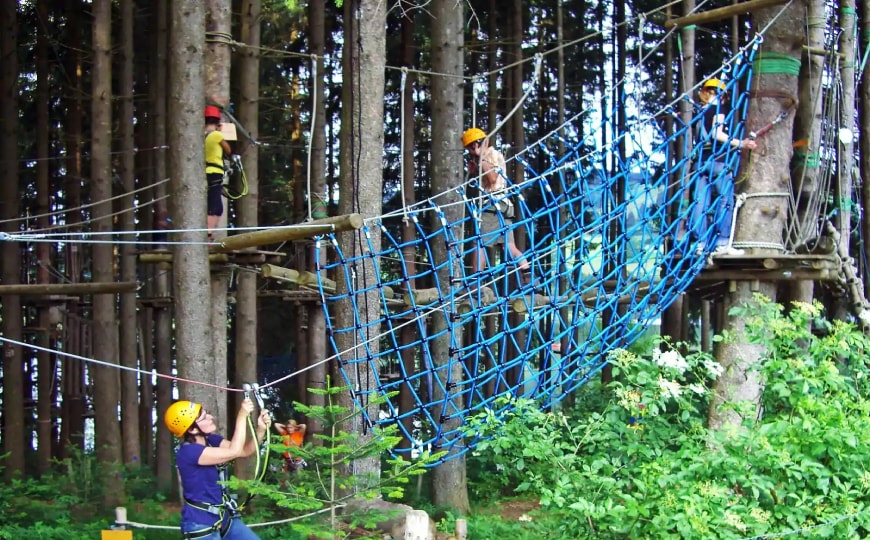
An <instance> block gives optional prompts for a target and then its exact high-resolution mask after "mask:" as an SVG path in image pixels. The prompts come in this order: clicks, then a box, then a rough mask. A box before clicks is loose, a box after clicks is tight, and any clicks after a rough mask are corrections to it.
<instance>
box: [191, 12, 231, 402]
mask: <svg viewBox="0 0 870 540" xmlns="http://www.w3.org/2000/svg"><path fill="white" fill-rule="evenodd" d="M230 4H231V2H230V0H206V2H205V5H206V18H205V30H206V32H205V37H206V48H205V94H204V95H205V96H206V98H207V100H208V102H210V103H217V104H218V105H221V106H224V107H226V106H228V105H229V104H230V58H231V57H230V46H229V42H228V39H227V38H226V37H225V36H232V28H231V25H230V22H231V21H230V16H231V11H230V7H231V5H230ZM196 103H201V102H200V101H196ZM202 112H203V111H202V110H200V119H202ZM200 125H202V123H200ZM199 139H200V143H202V146H204V144H205V143H204V139H203V135H202V132H200V137H199ZM200 204H201V203H200ZM229 213H230V205H229V201H228V200H225V201H224V213H223V215H222V216H221V219H220V225H219V227H218V229H217V230H214V231H212V235H213V236H214V238H216V239H220V238H223V237H225V236H226V232H225V230H224V229H225V227H226V226H227V221H228V218H229ZM203 223H205V222H203ZM229 277H230V274H229V270H228V269H226V268H224V267H218V268H217V269H214V270H213V271H212V272H211V334H212V336H211V337H212V347H213V348H214V349H213V356H212V358H213V360H214V374H213V378H212V379H211V380H210V382H211V383H212V384H215V385H217V386H219V387H220V386H225V385H226V382H227V288H228V287H229ZM226 397H227V396H224V395H219V394H216V395H215V398H216V400H217V406H216V407H215V409H214V411H215V415H216V416H217V418H227V419H229V418H230V417H229V415H228V409H227V399H226Z"/></svg>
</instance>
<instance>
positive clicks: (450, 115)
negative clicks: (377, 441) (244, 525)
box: [431, 0, 492, 514]
mask: <svg viewBox="0 0 870 540" xmlns="http://www.w3.org/2000/svg"><path fill="white" fill-rule="evenodd" d="M432 16H433V21H432V71H433V72H435V73H440V74H443V75H440V76H439V75H433V76H432V165H431V166H432V175H431V176H432V193H443V194H445V195H446V196H445V197H444V198H443V199H439V202H440V203H441V208H442V209H443V211H444V219H445V220H446V222H447V223H462V221H463V218H464V208H463V207H462V205H459V204H454V203H456V202H458V199H459V197H458V195H457V193H456V192H455V191H452V188H453V187H454V186H458V185H460V184H461V183H462V176H463V173H462V153H461V152H460V149H461V148H460V147H461V144H460V141H461V139H462V127H463V126H462V110H461V109H460V107H459V104H461V103H462V80H461V76H462V71H463V55H462V53H463V49H464V43H463V37H462V36H463V31H462V25H463V18H464V9H463V4H462V3H458V2H454V1H453V0H435V1H434V2H432ZM490 101H492V100H490ZM491 127H492V126H490V128H491ZM432 219H433V221H437V218H436V216H435V215H434V214H433V215H432ZM439 226H440V225H436V224H435V223H433V227H439ZM460 227H461V225H460V226H459V227H457V230H456V231H454V235H455V236H456V237H457V238H458V239H461V238H462V231H461V228H460ZM431 249H432V256H433V258H434V261H433V263H434V264H435V265H438V266H440V267H441V269H440V270H439V271H438V274H439V275H438V282H439V283H445V284H449V283H450V282H451V281H450V277H451V276H452V275H462V272H461V271H460V269H459V268H447V267H446V265H444V264H443V262H444V261H446V260H447V259H448V253H447V246H446V245H445V244H444V243H443V242H436V243H435V244H434V245H432V246H431ZM445 294H446V293H445ZM431 318H432V320H431V324H432V335H436V336H440V337H438V338H435V339H434V340H433V341H432V344H431V352H432V362H433V363H434V364H435V369H441V372H446V370H444V369H443V367H444V366H450V370H451V375H450V377H451V379H450V380H452V381H456V383H457V384H456V386H455V388H456V389H457V394H456V395H450V393H449V392H448V393H445V392H444V390H443V389H442V387H441V385H434V386H435V395H434V396H432V399H431V401H432V403H441V402H445V401H451V402H452V403H453V404H452V405H450V406H448V407H446V409H447V410H462V408H463V404H462V396H461V394H459V393H458V392H459V388H461V386H462V385H461V384H459V381H462V378H463V369H462V366H461V364H460V363H459V361H458V359H457V358H455V357H454V356H453V355H451V354H450V336H449V335H447V333H446V332H445V331H444V330H445V328H446V327H447V324H448V321H447V319H446V314H443V313H438V314H435V313H433V314H432V315H431ZM455 339H456V340H457V341H460V342H461V339H462V336H461V335H459V336H455ZM459 424H460V420H459V419H458V418H445V419H443V420H442V428H441V429H442V430H443V431H445V432H450V431H453V430H455V429H458V428H459ZM432 502H433V504H435V506H439V507H448V508H450V509H452V510H454V511H455V512H457V513H459V514H467V513H468V512H469V504H468V487H467V484H466V470H465V456H464V455H462V456H458V457H454V458H453V459H450V460H449V461H446V462H444V463H442V464H441V465H439V466H438V467H437V468H435V470H434V471H433V473H432Z"/></svg>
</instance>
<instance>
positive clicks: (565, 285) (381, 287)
mask: <svg viewBox="0 0 870 540" xmlns="http://www.w3.org/2000/svg"><path fill="white" fill-rule="evenodd" d="M754 52H755V48H753V49H752V50H751V51H750V52H749V53H748V56H749V58H747V61H745V62H741V61H737V62H734V63H732V64H731V65H730V72H728V73H727V84H728V88H729V91H730V93H731V95H732V96H734V97H735V103H734V104H733V106H732V108H731V109H729V110H727V111H726V110H724V109H723V110H722V114H724V115H725V119H726V122H727V123H728V126H729V132H730V134H731V136H732V137H741V134H742V133H743V125H742V123H741V122H742V120H743V118H745V114H746V108H747V106H748V97H747V95H746V94H744V93H740V92H739V91H737V84H738V83H739V82H744V83H746V82H748V81H749V79H750V77H751V73H752V72H751V69H752V67H751V66H752V56H753V55H754ZM744 86H748V85H746V84H744ZM601 117H602V118H603V120H602V121H601V122H600V123H599V124H598V125H597V126H592V125H590V123H591V118H592V117H591V115H586V116H585V120H584V123H585V125H584V126H583V133H586V134H591V135H587V137H586V139H585V140H584V141H577V142H572V141H569V140H567V139H565V138H562V137H560V136H559V135H558V134H554V135H552V136H550V137H549V138H548V139H546V140H544V141H540V142H539V143H536V147H537V148H538V149H539V151H541V152H542V154H543V155H544V156H546V158H547V160H546V161H547V162H548V167H547V170H544V171H543V172H540V173H538V172H537V171H535V170H534V168H533V167H532V164H531V163H529V162H528V161H527V160H524V159H523V158H522V157H521V156H518V157H517V159H518V160H519V162H520V163H522V165H523V166H524V167H525V169H526V177H527V178H528V180H526V181H525V182H523V184H522V185H517V186H513V185H511V184H510V181H509V180H508V182H507V183H508V186H509V189H510V190H512V191H511V193H512V199H513V202H514V208H515V214H516V215H515V217H514V219H513V222H511V221H510V220H506V219H504V217H503V216H501V215H500V214H495V217H497V218H498V220H499V221H498V223H499V225H500V227H499V228H498V229H497V231H496V234H498V235H499V236H500V238H501V240H500V241H501V243H497V244H496V245H495V246H494V249H491V251H494V252H496V256H495V257H494V258H492V259H491V260H489V261H487V266H486V268H485V269H484V270H482V271H479V272H475V271H474V270H473V269H472V268H471V267H470V265H469V264H467V259H469V255H470V254H471V253H473V252H475V251H476V250H478V249H480V248H481V242H482V240H483V239H484V238H486V233H487V231H485V230H482V228H483V224H482V222H481V221H480V220H479V219H477V218H476V217H475V216H476V215H480V214H479V212H480V210H478V209H477V208H476V207H475V205H476V204H478V203H480V202H481V201H482V203H483V204H484V209H486V208H487V207H489V206H491V205H493V204H494V203H495V202H496V201H495V200H493V199H492V197H490V196H484V197H475V198H471V197H468V196H466V194H465V192H464V190H462V189H459V190H457V194H456V195H457V197H455V198H454V199H455V201H458V202H456V203H451V204H461V205H462V206H463V207H464V210H465V212H464V216H465V217H464V218H462V219H460V220H459V221H456V222H448V220H447V218H446V215H452V214H453V213H452V212H446V211H445V208H446V204H447V203H445V202H444V201H443V200H441V205H440V206H439V204H436V203H435V202H434V201H433V200H430V201H427V202H425V203H420V204H418V205H415V206H414V207H413V208H411V209H408V213H407V216H409V219H410V223H411V224H412V225H413V227H414V230H415V232H416V235H415V237H416V238H417V240H416V242H415V243H414V248H415V250H416V253H417V264H418V267H417V268H416V269H415V271H414V272H409V269H408V268H407V266H406V263H405V262H404V260H403V257H402V249H403V248H404V247H406V246H405V244H404V243H403V241H402V240H401V239H400V236H401V235H400V234H398V230H399V226H400V225H401V223H400V220H401V216H392V217H387V218H382V219H378V220H372V221H370V222H367V223H366V226H365V227H364V229H363V230H362V231H360V232H359V233H355V234H359V235H360V241H362V242H363V243H364V247H365V249H364V250H363V253H361V254H358V255H354V256H347V255H346V254H344V253H342V252H341V250H340V249H339V247H338V246H339V244H338V242H337V241H336V240H335V238H334V237H333V236H327V237H325V238H324V239H322V240H328V242H323V241H319V242H316V244H315V246H316V250H317V251H320V250H322V249H326V248H327V246H328V249H330V250H331V253H330V258H329V260H331V261H333V262H330V263H328V264H326V265H325V266H323V267H322V268H321V269H320V270H321V271H322V272H325V273H327V274H329V275H330V276H332V277H333V278H334V279H335V280H336V281H341V280H343V281H344V284H345V285H346V288H347V290H348V291H349V292H347V293H342V294H333V295H331V296H330V295H329V294H326V293H325V292H323V290H322V289H321V293H322V294H323V296H324V298H325V299H326V302H325V303H324V309H325V310H327V314H328V313H329V311H331V310H336V309H342V310H352V311H353V313H354V325H353V327H348V328H337V327H335V326H334V325H333V324H332V320H331V319H330V318H329V317H327V321H329V322H328V324H329V327H328V336H329V341H330V343H331V345H332V347H333V353H334V354H335V355H336V357H337V358H338V360H339V363H338V365H339V367H340V369H341V371H342V373H343V374H344V377H345V382H346V383H349V382H350V380H351V378H350V377H348V374H349V373H358V372H368V373H370V374H371V376H372V378H373V380H376V381H377V384H374V385H372V386H371V387H370V388H355V389H354V396H355V399H357V400H358V402H359V403H368V402H370V401H371V400H372V399H374V398H383V399H384V403H385V405H384V406H383V407H382V411H383V412H384V413H386V414H381V415H380V416H379V417H368V416H366V420H367V421H368V422H369V423H370V424H372V425H377V424H386V423H393V422H394V423H397V424H398V425H399V427H400V430H401V431H402V432H403V435H404V436H405V437H407V438H408V439H409V440H411V441H413V444H412V445H411V447H412V448H411V449H407V448H405V449H398V450H396V453H397V454H399V455H401V454H407V453H408V452H412V451H419V449H421V448H438V449H442V450H448V451H449V452H448V453H447V455H446V456H445V458H443V459H450V458H452V457H455V456H457V455H460V454H462V453H463V452H465V451H467V450H469V449H471V448H473V447H474V445H475V444H476V442H477V441H478V440H479V439H478V436H477V435H476V434H467V433H465V432H464V428H463V426H464V425H465V423H466V420H467V418H468V417H469V416H470V415H473V414H476V413H478V412H480V411H482V410H483V409H489V410H492V412H493V413H494V414H496V415H501V414H503V413H504V412H505V411H506V410H507V409H508V408H509V407H510V405H509V403H508V404H505V403H504V402H503V401H497V400H496V398H497V397H499V396H516V397H526V398H533V399H537V400H539V401H540V402H541V404H542V405H543V406H552V405H554V404H556V403H558V402H559V401H560V400H562V399H564V398H565V396H566V395H568V394H569V393H570V392H572V391H574V390H576V389H577V388H579V387H581V386H582V385H583V384H585V383H586V382H588V381H589V380H590V378H592V377H594V376H595V375H596V374H597V373H598V372H599V371H600V370H601V369H602V368H603V367H604V365H605V364H606V361H607V355H608V354H609V353H610V352H611V351H613V350H614V349H616V348H620V347H626V346H628V345H630V344H631V343H632V342H633V341H635V340H636V339H638V338H639V337H640V336H642V335H643V333H644V332H645V331H646V329H647V328H648V327H649V325H650V324H651V323H652V322H654V321H655V320H656V319H658V318H659V317H660V316H661V313H662V312H663V311H664V310H665V309H666V308H667V307H668V306H669V305H670V304H671V303H672V302H673V301H674V300H676V299H677V298H678V297H679V296H680V294H682V293H683V292H684V291H685V290H686V289H687V288H688V287H689V285H690V284H691V282H692V281H693V280H694V278H695V277H696V276H697V275H698V273H699V272H700V271H701V270H702V268H703V267H704V264H705V260H706V258H707V257H708V256H709V255H710V253H711V252H712V251H713V249H714V248H715V237H716V235H717V230H718V229H719V227H720V225H721V222H722V220H723V219H724V211H723V210H722V208H723V207H724V206H725V204H726V202H729V203H733V201H728V198H731V199H733V194H731V192H729V191H728V190H724V189H720V190H719V191H718V192H715V190H713V189H711V188H710V187H709V186H707V187H706V188H704V187H703V186H701V185H700V184H699V178H700V177H701V176H702V175H701V174H700V172H701V171H704V170H705V169H707V168H709V166H710V165H711V163H712V160H713V159H714V157H715V158H716V159H717V160H721V161H724V162H725V163H726V165H727V167H726V170H725V171H723V172H722V173H720V174H719V175H718V176H716V177H715V178H712V179H711V180H710V183H711V184H717V183H722V184H725V183H727V182H728V179H729V175H730V177H732V178H733V177H734V176H736V167H737V164H738V160H739V151H738V150H737V149H735V148H733V147H731V146H730V145H724V144H722V143H719V142H717V141H713V140H701V141H696V146H695V147H694V148H685V149H684V150H685V152H684V153H683V154H682V155H685V156H686V158H685V159H683V160H682V161H677V159H676V157H675V156H674V155H673V154H672V153H671V145H670V144H669V143H670V140H669V139H668V138H667V137H666V135H665V134H664V133H663V132H662V130H661V127H660V126H659V125H658V123H657V121H655V120H654V119H645V120H643V119H641V120H633V121H632V123H631V125H630V126H629V128H628V129H627V130H626V131H625V132H623V133H619V132H617V131H616V126H614V125H613V124H612V123H611V122H609V121H608V119H609V118H612V117H613V115H610V114H602V115H601ZM702 117H703V115H702V114H696V115H695V117H694V118H693V119H692V121H691V122H690V123H689V124H688V125H683V124H681V123H680V122H677V123H676V127H675V131H676V133H675V134H674V137H677V136H681V135H683V134H685V133H687V132H688V131H689V130H693V131H695V130H696V124H698V122H700V121H702ZM593 127H594V128H595V129H594V130H593V129H592V128H593ZM596 130H597V131H596ZM604 130H608V131H609V134H608V140H610V141H612V143H611V145H612V146H611V149H612V153H613V156H611V159H612V160H613V162H612V163H613V164H612V170H606V169H605V166H604V165H603V164H604V163H605V161H604V157H605V155H606V154H607V153H606V152H601V151H597V152H594V153H591V154H590V153H586V152H584V150H583V149H584V148H586V147H587V145H588V142H589V141H590V140H597V138H596V136H595V133H599V134H600V133H603V132H604ZM578 131H579V130H578ZM650 134H652V136H651V135H650ZM590 136H591V137H592V138H591V139H590ZM559 143H561V144H562V145H563V146H564V148H565V150H564V152H563V153H562V155H556V151H555V150H554V149H553V148H555V147H556V145H558V144H559ZM704 144H707V145H709V148H710V149H708V150H704V148H703V146H704ZM618 145H624V146H625V148H626V154H625V156H624V158H619V157H615V156H617V155H618V152H616V151H615V149H616V148H618ZM689 158H692V159H693V160H694V162H695V167H694V169H691V168H690V163H689V161H688V159H689ZM728 168H730V169H731V171H729V170H728ZM672 178H680V179H682V180H681V181H680V182H679V185H678V186H676V189H673V190H671V191H672V192H673V193H671V192H670V191H669V189H668V185H669V182H670V181H671V179H672ZM618 185H621V186H624V189H622V191H621V192H616V191H615V186H618ZM708 195H709V202H706V203H705V202H704V201H705V199H706V198H707V196H708ZM669 196H670V198H668V197H669ZM528 201H535V202H534V204H531V203H529V202H528ZM698 204H703V205H704V206H705V208H704V210H709V211H710V212H708V213H709V214H710V215H709V216H708V219H707V221H706V224H705V225H704V226H703V227H700V228H697V227H696V229H697V230H698V231H699V232H700V237H699V238H694V239H693V238H690V236H689V235H687V234H685V235H684V234H683V231H685V230H686V229H687V228H689V227H688V221H689V217H690V216H691V215H692V211H693V210H694V209H695V205H698ZM674 205H678V207H679V208H680V212H679V216H678V217H677V218H676V219H673V218H672V217H671V216H669V215H668V209H669V208H670V207H673V206H674ZM432 213H434V214H435V215H436V216H437V217H438V219H436V220H427V219H426V218H428V217H429V216H430V215H431V214H432ZM483 215H487V214H483ZM489 215H490V216H492V215H493V214H489ZM463 231H465V232H464V234H463ZM508 231H512V232H513V233H514V234H515V235H516V234H517V233H518V232H520V231H522V232H523V233H524V234H525V237H526V238H527V241H528V242H527V245H528V248H527V249H526V251H525V257H526V259H527V260H528V261H529V263H530V265H531V272H530V274H531V275H530V281H531V284H528V283H523V284H519V285H517V283H518V281H517V280H518V279H519V272H518V268H517V265H516V262H515V261H513V260H512V258H511V257H510V256H509V255H507V254H506V249H505V248H506V246H505V245H504V243H505V242H506V241H507V240H506V237H507V234H508ZM346 234H349V233H346ZM371 234H380V239H381V243H380V244H379V246H380V247H376V246H375V245H374V244H373V243H372V242H371V239H370V235H371ZM666 239H671V241H672V248H671V249H669V250H666V249H665V248H664V247H663V246H664V245H665V240H666ZM699 242H701V243H703V244H701V243H699ZM439 244H440V245H442V246H447V248H448V249H447V250H446V253H447V255H446V260H441V261H436V260H435V255H434V252H433V250H432V247H433V246H435V245H439ZM317 259H319V253H318V254H316V255H315V260H317ZM393 260H395V261H397V262H395V263H393V262H390V261H393ZM372 264H373V265H374V266H375V268H376V269H377V276H376V279H375V280H371V279H370V282H368V283H364V284H362V285H359V282H358V279H357V277H358V276H357V275H356V272H358V270H356V269H358V268H360V267H362V266H363V265H372ZM443 271H448V273H449V274H450V280H449V282H446V283H445V282H441V281H440V280H441V279H442V278H441V277H440V276H439V273H442V274H443ZM355 283H357V288H356V289H354V284H355ZM483 287H490V288H492V290H493V291H495V292H496V298H495V300H494V301H493V302H491V303H486V302H484V293H483V291H482V288H483ZM388 288H392V289H393V290H402V291H407V292H406V293H405V294H404V298H405V301H404V302H396V301H389V300H388V298H387V296H386V294H387V290H388ZM433 288H434V289H436V290H437V291H439V294H437V295H436V296H435V298H434V300H429V299H424V298H423V297H422V296H421V295H420V294H418V293H416V292H415V291H420V290H424V289H433ZM374 293H376V294H377V295H378V298H379V304H380V309H381V317H380V318H379V319H378V320H375V321H367V320H364V319H363V318H362V317H361V316H360V311H359V310H358V308H359V307H360V306H359V305H358V303H359V304H361V305H363V306H364V305H365V304H364V303H363V302H362V301H361V299H362V298H364V297H365V296H366V295H371V294H374ZM533 294H536V295H538V296H541V297H545V299H543V300H539V301H537V302H535V301H533V300H532V299H533ZM515 306H517V307H519V309H520V313H517V312H515V311H514V307H515ZM442 313H443V314H444V317H445V318H446V328H444V329H441V330H437V329H436V327H434V326H432V325H431V324H429V323H430V319H431V318H432V317H433V316H436V314H437V316H440V314H442ZM488 322H489V323H490V324H489V325H488V324H487V323H488ZM406 325H411V326H412V327H413V328H414V329H415V335H416V339H415V340H414V341H413V342H412V343H404V342H402V341H401V339H400V335H401V333H402V328H404V327H405V326H406ZM488 326H489V327H493V326H494V327H495V329H494V331H492V332H490V331H488V329H487V327H488ZM374 329H378V331H379V332H380V336H379V337H378V338H376V339H377V344H376V345H377V346H372V344H371V343H368V342H366V335H367V333H369V334H371V333H372V331H373V330H374ZM348 333H356V337H357V341H358V342H359V343H360V344H361V345H360V347H359V348H358V349H357V350H356V351H340V350H338V348H337V345H336V336H339V335H342V334H348ZM463 336H464V338H463ZM435 340H448V341H449V347H450V354H449V358H446V359H441V360H440V361H436V358H435V356H434V352H433V350H432V345H433V343H434V342H435ZM559 347H561V350H557V349H558V348H559ZM408 350H412V351H414V352H415V355H414V356H415V360H414V369H413V370H409V369H406V366H405V363H404V362H403V361H402V354H403V353H404V352H406V351H408ZM511 351H516V352H517V353H518V354H511ZM385 371H391V372H395V373H398V374H399V376H398V378H397V379H394V380H386V379H385V378H383V380H378V376H379V375H378V374H379V373H383V372H385ZM397 390H398V391H401V392H406V393H407V394H406V396H407V399H409V400H412V401H413V403H414V405H413V407H411V408H410V409H409V410H403V409H402V408H401V407H400V404H399V397H398V396H396V395H389V394H390V393H392V392H396V391H397ZM436 390H437V392H436ZM436 394H437V395H439V396H442V397H441V399H439V400H437V401H436V400H435V398H434V396H435V395H436ZM363 414H364V415H367V413H366V412H365V411H364V412H363ZM384 417H385V418H384ZM409 419H413V420H414V422H413V423H410V422H408V423H407V424H409V425H413V426H414V427H413V428H411V429H408V428H406V426H405V423H403V422H402V421H404V420H409ZM450 420H454V422H449V421H450Z"/></svg>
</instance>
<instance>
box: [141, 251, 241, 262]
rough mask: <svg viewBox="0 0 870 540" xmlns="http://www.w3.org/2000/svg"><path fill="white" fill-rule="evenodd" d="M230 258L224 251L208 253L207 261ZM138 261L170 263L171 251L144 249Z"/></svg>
mask: <svg viewBox="0 0 870 540" xmlns="http://www.w3.org/2000/svg"><path fill="white" fill-rule="evenodd" d="M229 260H230V258H229V256H228V255H227V254H226V253H209V254H208V262H210V263H225V262H227V261H229ZM139 262H140V263H147V264H154V263H171V262H172V252H171V251H154V252H152V251H146V252H143V253H140V254H139Z"/></svg>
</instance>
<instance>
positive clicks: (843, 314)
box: [835, 0, 858, 320]
mask: <svg viewBox="0 0 870 540" xmlns="http://www.w3.org/2000/svg"><path fill="white" fill-rule="evenodd" d="M839 6H840V28H841V29H842V32H840V43H839V48H840V51H839V52H840V54H841V55H843V58H844V59H845V60H844V61H843V62H842V63H841V64H840V79H841V80H842V84H843V94H842V96H840V102H841V103H842V105H841V108H840V126H842V128H843V129H845V130H848V131H849V136H848V137H842V138H841V139H839V148H838V155H839V163H838V165H837V180H838V181H837V187H838V189H837V193H836V194H835V200H836V201H838V203H839V207H840V208H839V211H838V212H837V229H838V230H839V232H840V246H839V247H840V249H841V252H842V253H849V252H850V243H851V240H852V217H853V216H854V215H855V212H853V210H852V183H853V182H852V175H853V171H852V167H853V164H854V162H855V160H854V152H855V143H854V139H855V137H854V134H853V133H854V129H855V60H854V59H855V58H856V56H855V35H856V28H857V25H858V21H857V20H856V15H857V12H856V9H855V0H841V1H840V2H839ZM849 311H850V302H849V301H847V300H845V299H843V298H840V301H839V302H838V306H837V310H836V312H835V314H836V315H837V317H838V318H840V319H843V320H845V319H847V318H848V313H849Z"/></svg>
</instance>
